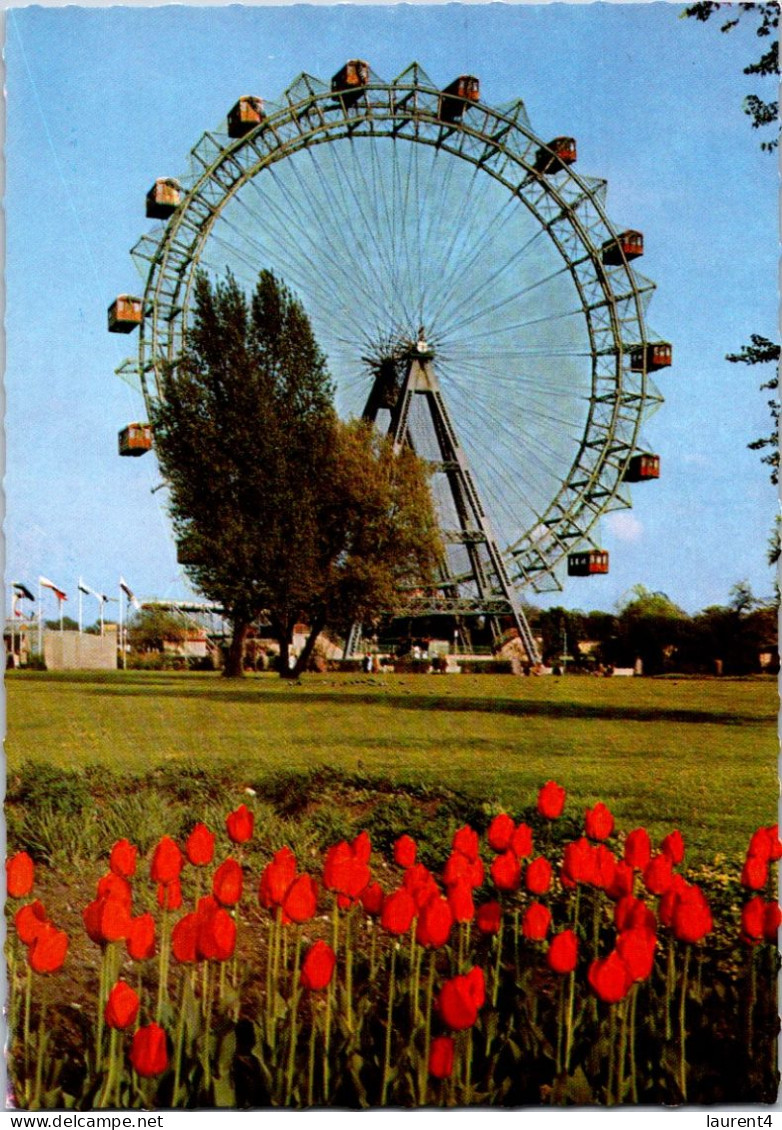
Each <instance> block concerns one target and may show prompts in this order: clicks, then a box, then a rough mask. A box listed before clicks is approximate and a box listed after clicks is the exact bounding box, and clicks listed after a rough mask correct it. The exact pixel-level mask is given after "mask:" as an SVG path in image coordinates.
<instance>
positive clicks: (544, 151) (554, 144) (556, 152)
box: [535, 137, 576, 173]
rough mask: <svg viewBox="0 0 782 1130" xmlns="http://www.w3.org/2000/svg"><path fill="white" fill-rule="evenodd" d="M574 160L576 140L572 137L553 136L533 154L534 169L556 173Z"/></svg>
mask: <svg viewBox="0 0 782 1130" xmlns="http://www.w3.org/2000/svg"><path fill="white" fill-rule="evenodd" d="M575 160H576V142H575V138H572V137H555V138H554V139H553V141H550V142H549V143H548V145H546V146H544V147H543V148H541V149H539V150H538V151H537V153H536V154H535V171H536V172H538V173H556V172H559V170H560V169H561V168H563V166H565V165H572V164H573V162H574V161H575Z"/></svg>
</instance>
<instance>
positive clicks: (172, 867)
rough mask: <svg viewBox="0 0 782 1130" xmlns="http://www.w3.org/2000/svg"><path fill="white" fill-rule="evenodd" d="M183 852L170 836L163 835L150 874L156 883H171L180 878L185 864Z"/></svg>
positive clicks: (155, 851)
mask: <svg viewBox="0 0 782 1130" xmlns="http://www.w3.org/2000/svg"><path fill="white" fill-rule="evenodd" d="M183 862H184V861H183V858H182V852H181V851H180V850H179V848H178V847H177V845H176V844H175V843H174V841H173V840H172V839H171V837H170V836H163V837H162V839H161V840H160V842H159V843H158V845H157V847H156V848H155V850H154V852H153V853H152V862H151V864H150V867H149V874H150V877H151V878H152V881H153V882H155V883H171V882H173V880H174V879H178V878H179V873H180V871H181V870H182V864H183Z"/></svg>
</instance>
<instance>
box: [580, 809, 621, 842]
mask: <svg viewBox="0 0 782 1130" xmlns="http://www.w3.org/2000/svg"><path fill="white" fill-rule="evenodd" d="M613 830H614V817H613V814H612V813H611V810H610V809H608V808H606V806H605V805H604V804H603V802H602V801H598V803H597V804H596V805H595V807H594V808H588V809H587V810H586V813H585V815H584V831H585V832H586V834H587V835H588V836H589V838H590V840H607V839H608V837H609V836H610V835H611V833H612V832H613Z"/></svg>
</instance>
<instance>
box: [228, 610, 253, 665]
mask: <svg viewBox="0 0 782 1130" xmlns="http://www.w3.org/2000/svg"><path fill="white" fill-rule="evenodd" d="M249 627H250V625H249V622H248V621H247V620H235V621H234V624H233V636H232V638H231V642H230V644H229V646H228V653H227V655H226V657H225V667H224V668H223V675H224V676H225V678H226V679H241V678H242V677H243V675H244V641H245V639H246V637H247V630H248V628H249Z"/></svg>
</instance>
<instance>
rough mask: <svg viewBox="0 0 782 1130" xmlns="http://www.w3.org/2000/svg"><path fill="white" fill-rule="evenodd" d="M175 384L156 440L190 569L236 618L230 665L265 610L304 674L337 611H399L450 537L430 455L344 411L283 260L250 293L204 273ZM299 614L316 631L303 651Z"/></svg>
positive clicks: (283, 665) (349, 614) (344, 621)
mask: <svg viewBox="0 0 782 1130" xmlns="http://www.w3.org/2000/svg"><path fill="white" fill-rule="evenodd" d="M162 391H163V396H162V398H161V400H160V402H159V403H158V406H157V408H156V410H155V412H154V415H153V421H152V423H153V427H154V435H155V448H156V451H157V455H158V458H159V460H160V463H161V467H162V469H163V472H164V474H165V476H166V478H167V480H168V484H169V488H170V508H171V513H172V517H173V521H174V528H175V532H176V535H177V538H178V542H179V545H180V547H181V548H182V549H183V550H184V552H183V553H182V558H183V559H184V561H185V567H186V569H187V572H188V575H189V576H190V578H191V580H192V582H193V584H194V586H195V587H196V588H197V589H198V590H199V591H200V592H202V593H204V594H205V595H206V596H207V597H208V598H209V599H211V600H214V601H218V602H220V603H221V604H222V606H223V608H224V609H225V611H226V615H227V616H228V617H229V618H230V620H231V622H232V627H233V638H232V643H231V646H230V648H229V653H228V660H227V663H226V668H225V673H226V674H227V675H240V674H241V673H242V650H243V644H244V640H245V638H246V636H247V632H248V629H249V627H250V625H251V624H252V623H253V622H254V621H255V620H256V619H257V618H258V617H259V616H260V615H261V614H264V615H266V616H267V617H268V619H269V622H270V623H271V626H272V630H273V633H274V635H275V637H276V639H277V640H278V642H279V645H280V673H281V674H282V675H283V676H287V675H292V676H296V675H298V674H299V672H300V671H301V670H302V669H303V668H304V667H305V665H306V663H307V661H308V659H309V656H310V653H311V651H312V647H313V645H314V642H315V639H316V638H317V635H318V633H319V632H320V631H322V630H323V628H324V627H325V626H327V625H331V626H334V627H336V628H338V629H343V630H344V629H346V627H347V625H348V624H349V623H350V621H351V620H352V619H354V618H355V619H361V620H363V619H365V618H366V616H367V615H368V614H369V613H370V612H371V611H373V610H374V611H378V610H381V609H382V610H384V611H393V610H394V608H395V606H396V605H398V603H399V594H400V591H401V589H403V588H404V587H405V585H411V584H414V583H416V581H418V580H420V579H422V578H423V579H426V578H427V577H429V576H431V574H432V571H433V569H434V565H435V562H436V559H437V555H438V553H439V552H440V542H439V537H438V534H437V528H436V523H435V521H434V516H433V511H432V506H431V498H430V494H429V489H428V481H427V479H428V473H427V470H426V468H425V466H424V464H423V462H422V461H421V460H419V459H417V458H416V456H415V455H414V454H413V453H412V452H403V453H402V454H401V456H399V457H397V456H394V454H393V452H392V451H391V449H390V446H389V444H388V442H387V441H384V440H382V439H380V437H378V436H377V435H376V434H375V433H374V432H373V430H372V429H371V428H370V427H368V426H367V425H365V424H362V423H353V424H344V423H342V422H341V421H340V420H339V419H338V417H337V415H336V412H335V410H334V406H333V387H332V383H331V380H330V377H329V374H328V370H327V367H326V362H325V358H324V356H323V354H322V352H321V350H320V348H319V347H318V344H317V342H316V341H315V338H314V335H313V332H312V328H311V326H310V323H309V319H308V318H307V315H306V313H305V311H304V309H303V307H302V306H301V304H300V303H299V302H298V300H297V299H296V298H295V297H294V296H293V295H292V294H291V292H290V291H289V290H288V288H287V287H286V286H285V285H284V283H282V282H281V281H280V280H279V279H277V278H275V276H274V275H273V274H272V273H271V272H269V271H262V272H261V274H260V276H259V279H258V283H257V286H256V288H255V291H254V293H253V295H252V298H251V299H250V300H249V301H248V299H247V298H246V296H245V295H244V293H243V292H242V290H241V288H240V287H239V285H238V284H237V282H236V280H235V279H234V278H233V277H232V276H231V275H229V276H228V277H227V278H226V280H225V281H220V282H217V283H216V284H215V285H214V286H213V285H212V284H211V283H210V282H209V280H208V278H207V277H206V276H205V275H203V274H201V275H199V277H198V279H197V281H196V288H195V303H194V317H193V322H192V326H191V328H190V330H189V332H188V335H187V341H186V347H185V350H184V354H183V357H182V359H181V361H180V362H179V364H178V365H176V366H175V367H173V368H172V369H171V370H170V371H169V372H167V373H166V374H165V375H164V377H163V388H162ZM300 621H304V622H305V623H306V624H307V625H308V626H309V628H310V635H309V638H308V640H307V643H306V646H305V648H304V651H303V652H302V654H301V655H300V656H299V657H298V658H297V660H296V662H295V663H292V664H289V654H290V645H291V641H292V635H293V628H294V625H295V624H296V623H298V622H300Z"/></svg>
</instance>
